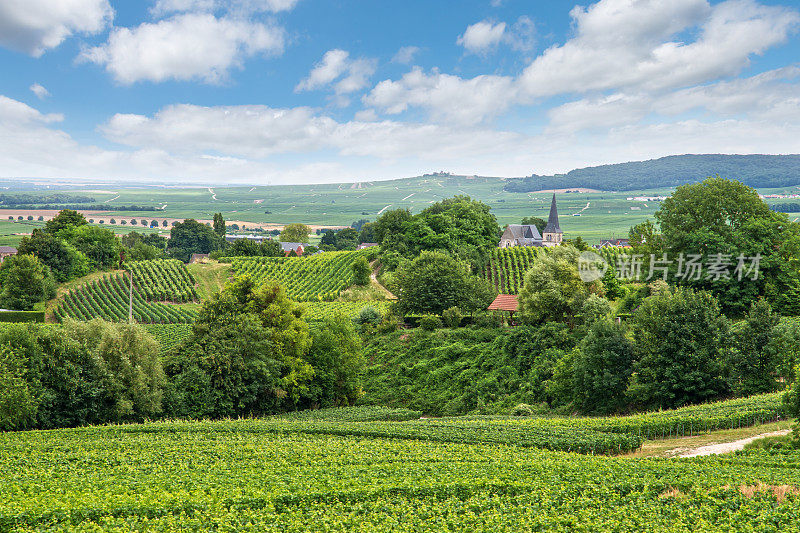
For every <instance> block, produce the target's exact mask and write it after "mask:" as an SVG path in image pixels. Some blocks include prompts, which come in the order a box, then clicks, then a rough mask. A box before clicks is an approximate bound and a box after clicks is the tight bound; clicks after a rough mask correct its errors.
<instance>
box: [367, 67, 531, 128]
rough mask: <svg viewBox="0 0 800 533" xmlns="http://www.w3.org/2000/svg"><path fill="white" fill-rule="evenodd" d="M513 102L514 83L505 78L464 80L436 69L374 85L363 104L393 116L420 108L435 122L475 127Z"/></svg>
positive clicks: (417, 71) (420, 70) (491, 77)
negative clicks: (427, 72) (413, 108)
mask: <svg viewBox="0 0 800 533" xmlns="http://www.w3.org/2000/svg"><path fill="white" fill-rule="evenodd" d="M514 100H515V88H514V83H513V80H512V79H511V78H509V77H504V76H477V77H475V78H472V79H469V80H465V79H462V78H460V77H458V76H452V75H449V74H441V73H440V72H438V71H436V70H434V71H433V72H431V73H430V74H426V73H425V72H423V71H422V69H420V68H419V67H415V68H414V69H412V70H411V72H409V73H407V74H405V75H404V76H403V77H402V78H401V79H400V80H398V81H392V80H384V81H382V82H380V83H379V84H377V85H376V86H375V88H373V89H372V91H371V92H370V93H369V94H368V95H367V96H366V97H365V98H364V103H366V104H367V105H370V106H373V107H376V108H379V109H382V110H384V111H385V112H387V113H389V114H393V115H394V114H399V113H402V112H404V111H406V110H407V109H409V108H410V107H422V108H424V109H426V110H428V111H429V113H430V114H431V116H432V117H433V118H434V119H436V120H446V121H452V122H455V123H457V124H476V123H479V122H481V121H483V120H486V119H487V118H491V117H493V116H495V115H497V114H499V113H501V112H503V111H505V110H507V109H508V107H509V106H510V105H511V104H513V103H514Z"/></svg>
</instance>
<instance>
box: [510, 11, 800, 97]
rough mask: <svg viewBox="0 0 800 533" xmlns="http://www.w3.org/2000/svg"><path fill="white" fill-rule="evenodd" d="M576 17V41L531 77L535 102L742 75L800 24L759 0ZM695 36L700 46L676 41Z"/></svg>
mask: <svg viewBox="0 0 800 533" xmlns="http://www.w3.org/2000/svg"><path fill="white" fill-rule="evenodd" d="M570 14H571V16H572V18H573V20H574V23H575V28H576V36H575V37H574V38H572V39H570V40H568V41H567V42H566V43H564V44H563V45H562V46H554V47H551V48H549V49H548V50H546V51H545V52H544V53H543V54H542V55H541V56H539V57H537V58H536V59H535V60H534V61H533V62H532V63H531V64H530V65H529V66H528V67H527V68H526V69H525V71H524V73H523V74H522V76H521V80H520V81H521V85H522V89H523V91H524V92H526V93H527V94H529V95H531V96H549V95H555V94H563V93H572V92H588V91H593V90H607V89H615V88H641V89H645V90H661V89H666V88H674V87H682V86H688V85H691V84H697V83H703V82H706V81H710V80H714V79H719V78H720V77H724V76H731V75H735V74H737V73H738V72H740V71H741V70H742V69H743V68H744V67H745V66H747V64H748V62H749V59H750V57H751V56H752V55H754V54H761V53H763V52H764V51H765V50H767V49H768V48H770V47H772V46H775V45H777V44H780V43H782V42H784V41H785V40H786V39H787V37H788V35H789V34H790V33H791V32H793V31H794V30H796V28H797V27H798V24H800V16H798V13H797V12H796V11H792V10H789V9H786V8H782V7H775V6H763V5H759V4H756V3H755V2H753V1H752V0H728V1H726V2H722V3H720V4H717V5H715V6H713V7H711V6H709V4H708V2H707V1H706V0H672V1H670V2H662V1H660V0H602V1H600V2H598V3H596V4H594V5H592V6H591V7H589V8H582V7H576V8H574V9H573V10H572V11H571V13H570ZM695 29H697V30H698V36H697V38H696V39H695V40H694V41H693V42H688V43H686V42H682V41H676V40H673V39H675V37H676V36H677V35H679V34H683V33H684V32H687V31H692V30H695Z"/></svg>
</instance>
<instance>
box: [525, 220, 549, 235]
mask: <svg viewBox="0 0 800 533" xmlns="http://www.w3.org/2000/svg"><path fill="white" fill-rule="evenodd" d="M520 224H522V225H523V226H536V229H538V230H539V235H541V234H542V232H543V231H544V228H545V226H547V221H546V220H545V219H543V218H539V217H525V218H523V219H522V222H520Z"/></svg>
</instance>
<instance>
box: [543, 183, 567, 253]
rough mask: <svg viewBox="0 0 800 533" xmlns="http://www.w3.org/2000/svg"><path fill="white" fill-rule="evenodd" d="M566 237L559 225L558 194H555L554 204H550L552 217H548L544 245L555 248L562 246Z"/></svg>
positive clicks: (544, 232)
mask: <svg viewBox="0 0 800 533" xmlns="http://www.w3.org/2000/svg"><path fill="white" fill-rule="evenodd" d="M563 237H564V234H563V232H562V231H561V226H559V225H558V207H556V193H553V202H552V203H551V204H550V216H548V217H547V226H545V228H544V231H543V232H542V244H544V245H545V246H555V245H557V244H561V240H562V238H563Z"/></svg>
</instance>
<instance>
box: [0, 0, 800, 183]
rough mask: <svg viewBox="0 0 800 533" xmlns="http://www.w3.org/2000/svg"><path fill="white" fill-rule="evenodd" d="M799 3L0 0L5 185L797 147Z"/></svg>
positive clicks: (480, 169)
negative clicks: (19, 180) (24, 180)
mask: <svg viewBox="0 0 800 533" xmlns="http://www.w3.org/2000/svg"><path fill="white" fill-rule="evenodd" d="M798 30H800V5H798V2H796V1H773V0H769V1H767V0H762V1H756V0H727V1H724V2H716V1H712V2H709V1H707V0H601V1H599V2H594V3H588V2H587V3H582V4H579V5H576V4H575V3H574V2H565V1H548V2H533V1H530V0H528V1H522V0H482V1H444V0H439V1H434V2H431V1H416V0H406V1H404V2H370V1H366V0H364V1H345V0H332V1H319V0H230V1H224V0H151V1H144V2H134V1H126V2H121V1H114V0H61V1H60V2H57V3H55V5H54V3H53V2H50V1H47V0H0V67H1V68H2V70H0V72H2V73H3V75H2V76H0V139H3V142H2V143H0V176H3V177H43V178H58V179H65V180H68V179H92V180H100V181H107V180H141V181H156V182H194V183H203V184H217V185H219V184H223V183H259V184H264V183H273V184H278V183H311V182H330V181H353V180H371V179H387V178H394V177H405V176H412V175H418V174H422V173H425V172H431V171H439V170H445V171H451V172H454V173H460V174H479V175H492V176H523V175H529V174H531V173H537V174H549V173H553V172H563V171H567V170H570V169H572V168H576V167H581V166H587V165H593V164H603V163H614V162H622V161H629V160H639V159H648V158H653V157H660V156H664V155H670V154H677V153H798V152H800V140H798V139H800V65H798V62H799V61H800V42H799V41H798V39H800V36H798Z"/></svg>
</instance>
